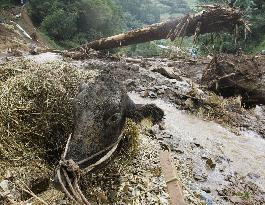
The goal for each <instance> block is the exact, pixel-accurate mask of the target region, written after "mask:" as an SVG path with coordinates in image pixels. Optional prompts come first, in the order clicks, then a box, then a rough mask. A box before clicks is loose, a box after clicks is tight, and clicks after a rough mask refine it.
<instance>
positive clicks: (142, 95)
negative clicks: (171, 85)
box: [140, 90, 149, 98]
mask: <svg viewBox="0 0 265 205" xmlns="http://www.w3.org/2000/svg"><path fill="white" fill-rule="evenodd" d="M140 96H141V97H142V98H146V97H148V96H149V92H148V91H147V90H145V91H142V92H141V94H140Z"/></svg>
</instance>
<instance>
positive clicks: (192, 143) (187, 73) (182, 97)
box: [26, 53, 265, 205]
mask: <svg viewBox="0 0 265 205" xmlns="http://www.w3.org/2000/svg"><path fill="white" fill-rule="evenodd" d="M26 58H28V59H33V60H35V61H36V62H37V63H44V62H49V61H53V60H59V61H63V60H66V61H68V62H70V63H72V64H74V65H76V66H78V67H79V68H80V69H90V70H98V71H102V70H108V71H109V72H110V73H111V74H113V75H114V76H116V77H117V78H118V79H120V80H121V81H124V83H125V84H126V86H127V89H128V91H130V97H131V98H132V99H133V100H134V101H135V103H155V104H156V105H157V106H159V107H160V108H162V109H163V110H164V112H165V119H164V122H163V123H161V124H160V125H158V126H154V127H152V128H150V129H147V130H146V131H145V132H144V134H145V135H146V136H148V137H149V138H150V140H151V139H152V140H154V142H155V143H157V144H159V145H160V147H161V148H163V147H169V148H170V149H171V151H172V154H173V156H174V158H175V160H176V169H177V171H178V175H179V178H180V179H181V182H182V183H183V187H184V190H185V192H187V193H188V194H187V193H186V196H187V197H189V199H191V198H194V201H195V202H194V203H193V204H200V203H205V204H209V205H210V204H264V201H265V172H264V170H265V164H264V161H265V153H264V147H265V135H264V122H265V117H264V116H265V115H264V114H265V108H264V106H257V107H255V108H252V109H249V110H246V109H243V108H241V107H240V106H239V105H240V103H239V105H238V104H236V103H234V101H231V102H233V103H234V104H232V105H231V106H230V107H229V109H228V110H226V112H225V113H226V114H225V116H222V117H224V118H225V117H227V116H228V118H229V120H222V119H221V117H220V116H218V115H213V116H218V118H212V117H211V118H210V117H209V115H210V114H209V113H202V114H198V113H199V112H197V111H198V110H200V109H201V108H202V107H203V108H205V105H204V103H206V102H207V100H206V99H207V98H208V97H209V95H211V93H210V92H209V91H207V90H204V89H203V88H202V87H200V85H199V84H198V83H199V82H200V79H201V76H202V73H203V71H204V69H205V68H206V64H207V62H209V61H210V60H209V59H207V58H202V59H197V60H196V61H194V60H191V59H177V60H168V59H159V58H156V59H144V60H142V61H141V62H140V63H128V61H127V60H126V59H119V60H115V61H114V60H113V59H110V58H93V59H89V60H83V61H74V60H71V59H63V57H62V56H59V55H57V54H52V53H45V54H41V55H37V56H27V57H26ZM161 69H165V70H166V71H169V70H170V69H171V73H172V69H173V72H174V77H169V76H168V75H165V74H164V73H165V72H161ZM161 73H162V74H161ZM171 76H172V75H171ZM219 100H220V99H219ZM221 100H223V101H225V99H222V98H221ZM207 103H208V102H207ZM211 106H213V105H211ZM238 106H239V107H238ZM219 117H220V118H219ZM210 119H211V120H210ZM152 143H153V142H152ZM146 146H148V145H146ZM141 173H143V172H142V171H141ZM141 177H142V178H144V176H143V175H142V176H141ZM163 183H164V182H163ZM163 186H164V185H163ZM198 199H200V200H202V202H198ZM163 200H168V196H167V197H165V199H163ZM163 200H162V201H163ZM146 203H148V202H146V201H145V202H144V204H146ZM167 203H168V202H164V203H162V202H159V204H167ZM125 204H126V203H125Z"/></svg>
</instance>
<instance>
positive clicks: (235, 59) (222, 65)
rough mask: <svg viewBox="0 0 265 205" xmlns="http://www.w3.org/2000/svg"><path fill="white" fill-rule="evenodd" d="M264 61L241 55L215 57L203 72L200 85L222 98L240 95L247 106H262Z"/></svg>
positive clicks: (264, 78) (263, 99) (264, 91)
mask: <svg viewBox="0 0 265 205" xmlns="http://www.w3.org/2000/svg"><path fill="white" fill-rule="evenodd" d="M264 60H265V59H264V57H258V58H255V57H248V56H245V55H242V54H239V55H237V56H234V55H220V56H216V57H214V58H213V59H212V61H211V62H210V64H209V65H208V68H207V69H206V71H205V72H204V74H203V77H202V84H204V85H205V86H206V87H207V88H208V89H210V90H212V91H214V92H215V93H217V94H220V95H222V96H224V97H231V96H238V95H240V96H242V102H243V103H244V104H245V105H247V106H253V105H257V104H263V105H264V104H265V64H264Z"/></svg>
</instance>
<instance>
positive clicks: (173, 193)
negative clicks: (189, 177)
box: [160, 151, 185, 205]
mask: <svg viewBox="0 0 265 205" xmlns="http://www.w3.org/2000/svg"><path fill="white" fill-rule="evenodd" d="M160 165H161V168H162V173H163V174H164V177H165V179H166V183H167V189H168V193H169V196H170V199H171V204H172V205H185V201H184V196H183V192H182V188H181V185H180V183H179V181H178V179H177V175H176V170H175V166H174V165H173V164H172V158H171V156H170V152H169V151H161V152H160Z"/></svg>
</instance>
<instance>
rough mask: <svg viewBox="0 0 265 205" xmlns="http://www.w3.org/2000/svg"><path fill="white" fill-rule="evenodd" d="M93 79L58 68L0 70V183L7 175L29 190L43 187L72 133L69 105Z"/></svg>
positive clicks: (15, 65)
mask: <svg viewBox="0 0 265 205" xmlns="http://www.w3.org/2000/svg"><path fill="white" fill-rule="evenodd" d="M95 75H96V73H95V71H94V72H90V71H82V70H80V69H77V68H75V67H73V66H71V65H70V64H67V63H62V62H53V63H47V64H42V65H38V64H36V63H34V62H32V61H25V60H18V61H15V62H14V61H13V62H7V63H4V64H1V65H0V107H1V109H0V158H1V162H0V181H1V180H3V179H4V178H6V174H7V173H8V172H9V173H12V177H13V178H15V179H19V180H21V181H24V182H25V183H26V184H27V185H28V186H29V188H34V187H32V186H33V185H34V184H35V185H38V184H42V185H43V184H44V183H47V182H49V181H47V180H49V176H50V175H51V174H52V165H53V162H55V161H53V160H54V159H55V160H56V157H57V159H58V157H59V156H60V154H61V149H62V148H63V146H64V144H65V141H66V140H65V139H66V138H67V136H68V134H69V133H70V132H71V131H72V126H73V113H72V99H73V97H74V96H75V95H76V94H77V92H78V87H79V84H80V82H81V81H90V80H92V79H93V77H94V76H95ZM42 180H43V181H42ZM45 186H49V185H48V184H47V185H45ZM37 188H40V189H42V188H43V186H40V187H37ZM35 189H36V187H35Z"/></svg>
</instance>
